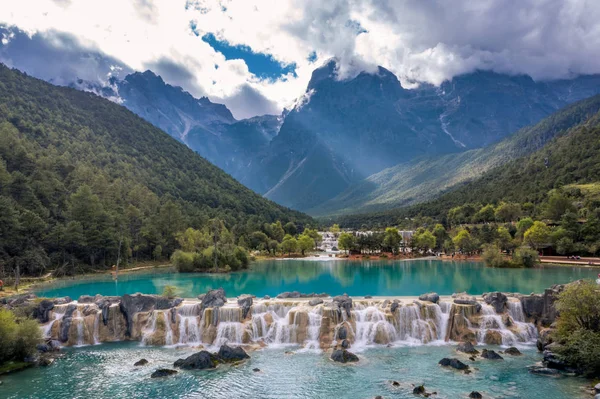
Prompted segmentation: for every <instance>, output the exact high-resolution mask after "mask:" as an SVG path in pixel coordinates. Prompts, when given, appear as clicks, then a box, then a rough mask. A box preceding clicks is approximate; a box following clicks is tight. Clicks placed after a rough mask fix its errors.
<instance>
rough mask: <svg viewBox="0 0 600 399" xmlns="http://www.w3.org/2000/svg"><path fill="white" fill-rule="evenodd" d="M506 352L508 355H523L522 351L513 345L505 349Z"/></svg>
mask: <svg viewBox="0 0 600 399" xmlns="http://www.w3.org/2000/svg"><path fill="white" fill-rule="evenodd" d="M504 353H506V354H507V355H511V356H521V355H522V353H521V351H520V350H518V349H517V348H515V347H514V346H511V347H510V348H508V349H507V350H505V351H504Z"/></svg>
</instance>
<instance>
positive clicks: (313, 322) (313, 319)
mask: <svg viewBox="0 0 600 399" xmlns="http://www.w3.org/2000/svg"><path fill="white" fill-rule="evenodd" d="M322 320H323V307H321V306H319V307H316V308H314V309H312V310H311V311H310V312H308V329H307V332H308V334H307V338H306V341H304V347H305V348H306V349H309V350H319V351H320V350H321V342H320V341H319V334H320V332H321V321H322Z"/></svg>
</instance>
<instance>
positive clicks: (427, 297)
mask: <svg viewBox="0 0 600 399" xmlns="http://www.w3.org/2000/svg"><path fill="white" fill-rule="evenodd" d="M439 300H440V296H439V295H438V294H437V293H435V292H428V293H427V294H423V295H421V296H419V301H428V302H433V303H438V302H439Z"/></svg>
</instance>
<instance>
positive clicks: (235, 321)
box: [214, 306, 244, 346]
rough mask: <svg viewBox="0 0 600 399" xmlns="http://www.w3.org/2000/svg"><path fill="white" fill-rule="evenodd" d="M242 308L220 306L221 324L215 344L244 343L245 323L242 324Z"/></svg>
mask: <svg viewBox="0 0 600 399" xmlns="http://www.w3.org/2000/svg"><path fill="white" fill-rule="evenodd" d="M241 321H242V309H241V308H239V307H226V306H224V307H222V308H219V324H218V326H217V338H216V339H215V342H214V345H216V346H220V345H223V344H227V343H231V344H242V339H243V334H244V325H243V324H242V322H241Z"/></svg>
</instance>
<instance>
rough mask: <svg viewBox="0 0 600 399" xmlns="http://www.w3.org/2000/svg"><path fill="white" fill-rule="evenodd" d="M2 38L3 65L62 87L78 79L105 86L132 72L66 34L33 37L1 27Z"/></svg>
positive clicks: (1, 56) (52, 32) (1, 55)
mask: <svg viewBox="0 0 600 399" xmlns="http://www.w3.org/2000/svg"><path fill="white" fill-rule="evenodd" d="M0 37H2V38H3V39H4V40H2V41H0V61H1V62H3V63H4V64H6V65H8V66H10V67H14V68H18V69H20V70H22V71H25V72H27V73H28V74H30V75H32V76H35V77H38V78H40V79H44V80H47V81H49V82H52V83H55V84H58V85H69V84H71V83H73V82H74V81H75V80H77V79H83V80H86V81H90V82H94V83H103V82H106V80H107V79H108V77H109V76H110V75H114V76H120V77H123V76H125V75H126V74H128V73H130V72H131V69H130V68H129V67H128V66H126V65H125V64H124V63H122V62H120V61H118V60H116V59H115V58H112V57H109V56H107V55H105V54H102V53H101V52H100V51H98V50H96V49H94V48H91V47H86V46H84V45H82V44H81V43H80V42H79V41H78V40H77V38H75V37H74V36H72V35H69V34H66V33H61V32H55V31H49V32H44V33H36V34H34V35H32V36H31V37H30V36H28V35H27V34H26V33H25V32H23V31H21V30H19V29H17V28H12V27H7V26H2V25H0Z"/></svg>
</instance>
